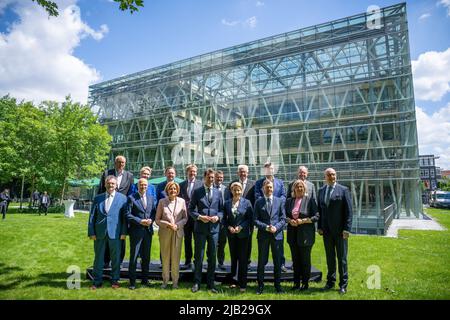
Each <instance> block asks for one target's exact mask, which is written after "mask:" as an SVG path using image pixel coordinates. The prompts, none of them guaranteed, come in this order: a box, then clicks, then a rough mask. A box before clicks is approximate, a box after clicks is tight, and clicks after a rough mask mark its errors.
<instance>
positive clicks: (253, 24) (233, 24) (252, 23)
mask: <svg viewBox="0 0 450 320" xmlns="http://www.w3.org/2000/svg"><path fill="white" fill-rule="evenodd" d="M221 22H222V24H223V25H225V26H227V27H236V26H238V25H241V26H243V27H248V28H250V29H253V28H256V24H257V23H258V20H257V19H256V17H255V16H253V17H250V18H248V19H246V20H245V21H240V20H233V21H228V20H226V19H222V21H221Z"/></svg>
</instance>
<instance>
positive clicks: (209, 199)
mask: <svg viewBox="0 0 450 320" xmlns="http://www.w3.org/2000/svg"><path fill="white" fill-rule="evenodd" d="M206 192H208V201H209V202H211V198H212V197H211V188H206Z"/></svg>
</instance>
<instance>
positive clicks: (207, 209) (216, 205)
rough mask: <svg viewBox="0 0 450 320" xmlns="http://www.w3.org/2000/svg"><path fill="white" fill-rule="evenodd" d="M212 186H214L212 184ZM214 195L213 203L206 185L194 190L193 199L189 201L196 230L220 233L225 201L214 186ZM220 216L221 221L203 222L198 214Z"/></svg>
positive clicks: (204, 232) (206, 232)
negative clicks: (209, 199)
mask: <svg viewBox="0 0 450 320" xmlns="http://www.w3.org/2000/svg"><path fill="white" fill-rule="evenodd" d="M211 187H212V186H211ZM212 189H213V195H212V199H211V203H210V202H209V201H208V197H207V195H206V189H205V187H201V188H198V189H196V190H194V192H193V194H192V199H191V201H190V203H189V215H190V216H191V218H192V219H193V220H194V222H195V223H194V232H197V233H203V234H211V233H218V232H219V230H220V222H221V221H222V219H223V202H222V194H221V193H220V191H219V190H217V189H216V188H214V187H212ZM199 215H203V216H210V217H213V216H218V217H219V221H218V222H217V223H211V222H208V223H203V222H202V221H199V220H198V216H199Z"/></svg>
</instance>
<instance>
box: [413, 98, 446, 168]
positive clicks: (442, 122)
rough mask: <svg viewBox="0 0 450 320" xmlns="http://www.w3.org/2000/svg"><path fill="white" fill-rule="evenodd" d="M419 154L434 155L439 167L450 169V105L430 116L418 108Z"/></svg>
mask: <svg viewBox="0 0 450 320" xmlns="http://www.w3.org/2000/svg"><path fill="white" fill-rule="evenodd" d="M416 119H417V132H418V138H419V154H434V155H435V156H439V157H440V159H438V160H437V161H436V164H437V166H440V167H441V168H443V169H450V103H448V104H447V106H446V107H443V108H441V109H440V110H439V111H437V112H435V113H433V114H432V115H431V116H430V115H428V114H427V113H426V112H425V111H424V110H423V109H422V108H421V107H416Z"/></svg>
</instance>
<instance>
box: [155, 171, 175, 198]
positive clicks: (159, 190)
mask: <svg viewBox="0 0 450 320" xmlns="http://www.w3.org/2000/svg"><path fill="white" fill-rule="evenodd" d="M164 175H165V176H166V181H163V182H161V183H159V184H158V185H157V186H156V202H158V201H159V200H161V199H163V198H165V197H166V196H167V194H166V192H165V191H164V189H165V188H166V185H167V182H170V181H173V180H175V177H176V175H177V172H176V170H175V168H174V167H172V166H169V167H167V168H166V170H165V171H164Z"/></svg>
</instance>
